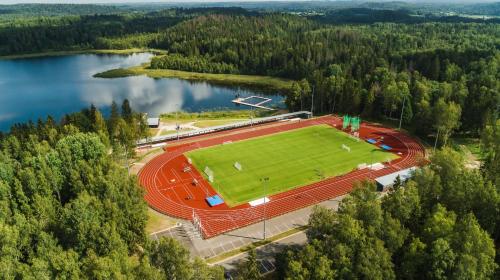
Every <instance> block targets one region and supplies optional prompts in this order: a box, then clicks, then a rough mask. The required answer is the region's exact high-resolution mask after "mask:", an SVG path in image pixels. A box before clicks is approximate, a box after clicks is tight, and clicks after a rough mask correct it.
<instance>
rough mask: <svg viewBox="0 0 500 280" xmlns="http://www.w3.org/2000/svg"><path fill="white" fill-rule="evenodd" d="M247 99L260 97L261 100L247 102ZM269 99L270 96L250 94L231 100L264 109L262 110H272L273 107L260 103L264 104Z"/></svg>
mask: <svg viewBox="0 0 500 280" xmlns="http://www.w3.org/2000/svg"><path fill="white" fill-rule="evenodd" d="M249 99H260V100H262V101H260V102H257V103H249V102H247V100H249ZM271 100H272V99H271V98H267V97H262V96H256V95H252V96H249V97H245V98H242V97H240V98H236V99H234V100H233V101H232V102H233V103H236V104H241V105H246V106H250V107H255V108H259V109H264V110H274V109H273V108H269V107H266V106H263V105H262V104H265V103H267V102H269V101H271Z"/></svg>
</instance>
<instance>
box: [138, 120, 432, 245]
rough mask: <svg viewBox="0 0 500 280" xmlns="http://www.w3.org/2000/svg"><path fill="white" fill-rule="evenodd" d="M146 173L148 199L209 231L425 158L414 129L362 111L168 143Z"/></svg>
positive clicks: (339, 191) (294, 206)
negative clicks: (365, 117) (375, 120)
mask: <svg viewBox="0 0 500 280" xmlns="http://www.w3.org/2000/svg"><path fill="white" fill-rule="evenodd" d="M165 147H166V148H165V152H163V153H162V154H160V155H159V156H157V157H155V158H154V159H152V160H151V161H149V162H148V163H147V164H146V165H145V166H144V167H143V168H142V170H141V171H140V173H139V181H140V184H141V185H142V186H143V187H144V189H145V196H144V197H145V200H146V201H147V203H148V204H149V206H150V207H152V208H153V209H155V210H157V211H159V212H161V213H164V214H166V215H169V216H172V217H176V218H182V219H186V220H189V221H191V222H193V224H194V225H195V227H196V228H197V229H198V230H199V232H200V234H201V236H202V237H204V238H210V237H213V236H216V235H219V234H221V233H224V232H227V231H231V230H234V229H237V228H240V227H243V226H246V225H250V224H253V223H256V222H259V221H262V220H263V219H267V218H272V217H276V216H279V215H283V214H285V213H288V212H291V211H295V210H298V209H300V208H303V207H306V206H310V205H313V204H317V203H319V202H321V201H324V200H328V199H332V198H335V197H338V196H341V195H344V194H346V193H348V192H350V191H351V190H352V188H353V186H354V183H355V182H356V181H360V180H365V179H370V180H373V179H375V178H379V177H382V176H385V175H388V174H393V173H395V172H398V171H401V170H406V169H408V168H412V167H415V166H419V165H422V164H424V163H425V162H426V161H425V150H424V148H423V146H422V145H421V144H420V143H419V142H418V141H416V140H414V139H412V138H411V137H409V136H408V135H406V134H404V133H402V132H400V131H397V130H394V129H391V128H387V127H383V126H380V125H377V124H371V123H366V122H361V121H360V120H359V118H348V117H347V119H346V117H343V118H342V117H337V116H324V117H318V118H309V119H298V118H294V119H285V120H281V121H275V122H269V123H263V124H253V125H252V126H244V127H239V128H235V129H227V130H222V131H216V132H211V133H208V134H199V135H193V136H190V137H185V138H182V139H179V138H177V139H175V140H172V141H170V142H168V144H167V146H165Z"/></svg>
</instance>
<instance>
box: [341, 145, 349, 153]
mask: <svg viewBox="0 0 500 280" xmlns="http://www.w3.org/2000/svg"><path fill="white" fill-rule="evenodd" d="M342 149H344V150H346V151H348V152H350V151H351V148H350V147H349V146H347V145H345V144H342Z"/></svg>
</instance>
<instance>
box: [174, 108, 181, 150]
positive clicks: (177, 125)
mask: <svg viewBox="0 0 500 280" xmlns="http://www.w3.org/2000/svg"><path fill="white" fill-rule="evenodd" d="M177 106H179V104H175V107H177ZM178 111H179V110H175V130H176V131H177V141H179V128H180V127H179V117H178V115H177V113H178Z"/></svg>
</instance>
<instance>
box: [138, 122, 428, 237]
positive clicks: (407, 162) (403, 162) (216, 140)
mask: <svg viewBox="0 0 500 280" xmlns="http://www.w3.org/2000/svg"><path fill="white" fill-rule="evenodd" d="M318 124H328V125H331V126H335V127H338V128H340V127H341V126H342V119H341V118H338V117H333V116H326V117H321V118H316V119H309V120H302V121H300V122H282V123H273V124H270V125H260V126H258V127H254V128H244V129H238V130H237V132H238V133H235V130H229V131H224V132H219V133H214V134H211V135H210V137H207V136H206V135H205V136H203V135H202V136H196V137H193V138H189V139H188V140H189V141H192V140H196V141H192V142H190V143H184V144H180V143H178V144H179V145H175V142H172V143H169V148H168V151H167V152H164V153H163V154H161V155H159V156H157V157H155V158H154V159H152V160H151V161H150V162H148V163H147V164H146V165H145V166H144V167H143V168H142V170H141V171H140V173H139V182H140V184H141V185H142V186H143V187H144V189H145V195H144V199H145V200H146V201H147V203H148V204H149V206H150V207H151V208H153V209H155V210H157V211H159V212H161V213H164V214H166V215H169V216H173V217H177V218H182V219H187V220H190V221H192V220H193V214H195V215H196V216H197V217H198V218H199V221H200V224H201V231H202V233H203V236H204V238H210V237H213V236H216V235H218V234H221V233H224V232H227V231H230V230H234V229H237V228H240V227H243V226H246V225H249V224H252V223H256V222H259V221H262V219H263V218H264V206H263V205H259V206H255V207H251V206H250V205H249V204H248V203H246V204H243V205H239V206H236V207H233V208H229V207H228V206H227V205H226V204H222V205H218V206H215V207H210V206H209V205H208V204H207V202H206V201H205V198H206V197H207V196H212V195H214V194H216V193H217V192H216V191H215V190H214V189H213V188H212V187H211V186H210V183H209V182H208V181H206V180H205V179H204V178H203V176H202V175H201V174H200V172H199V171H198V170H196V168H194V167H193V166H191V171H189V172H184V171H183V169H184V167H185V166H189V164H188V163H187V159H186V157H185V156H184V153H185V152H187V151H191V150H194V149H198V148H202V147H209V146H214V145H220V144H222V143H223V142H225V141H233V142H234V141H239V140H243V139H248V138H252V137H257V136H262V135H267V134H273V133H278V132H282V131H287V130H292V129H297V128H301V127H307V126H311V125H318ZM359 132H360V138H362V139H368V138H376V139H380V138H381V137H384V138H383V144H386V145H389V146H391V147H392V150H391V152H393V153H398V154H399V156H400V158H398V159H395V160H393V161H391V162H390V163H389V164H385V165H386V167H385V168H384V169H381V170H378V171H370V170H369V169H363V170H353V171H352V172H350V173H347V174H345V175H342V176H337V177H332V178H328V179H326V180H324V181H321V182H316V183H313V184H310V185H306V186H303V187H299V188H296V189H293V190H289V191H286V192H283V193H279V194H276V195H272V196H270V201H269V202H268V203H266V204H267V206H266V210H265V211H266V213H265V217H266V218H271V217H275V216H279V215H283V214H285V213H287V212H291V211H294V210H297V209H300V208H303V207H307V206H310V205H313V204H317V203H319V202H321V201H324V200H327V199H332V198H335V197H337V196H341V195H344V194H347V193H348V192H350V191H351V190H352V188H353V184H354V182H356V181H360V180H364V179H371V178H376V177H380V176H384V175H387V174H390V173H392V172H395V171H398V170H402V169H405V168H409V167H412V166H416V165H422V164H425V163H426V160H425V150H424V148H423V147H422V145H420V143H418V142H417V141H415V140H413V139H412V138H410V137H409V136H407V135H406V134H404V133H401V132H399V131H395V130H393V129H389V128H385V127H381V126H377V125H374V124H368V123H362V125H361V128H360V130H359ZM170 145H175V146H172V147H170ZM194 178H196V180H197V181H198V182H199V183H198V185H194V184H193V179H194Z"/></svg>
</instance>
